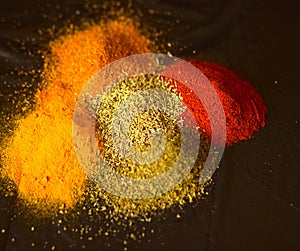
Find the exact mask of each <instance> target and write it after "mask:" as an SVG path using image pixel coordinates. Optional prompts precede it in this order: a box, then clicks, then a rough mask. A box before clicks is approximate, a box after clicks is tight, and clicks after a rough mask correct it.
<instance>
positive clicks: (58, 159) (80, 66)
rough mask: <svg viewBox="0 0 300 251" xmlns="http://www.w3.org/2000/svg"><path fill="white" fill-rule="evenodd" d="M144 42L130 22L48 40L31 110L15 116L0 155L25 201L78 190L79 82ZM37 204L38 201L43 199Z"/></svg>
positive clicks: (73, 196) (70, 198)
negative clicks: (39, 88)
mask: <svg viewBox="0 0 300 251" xmlns="http://www.w3.org/2000/svg"><path fill="white" fill-rule="evenodd" d="M150 44H151V43H150V41H149V40H147V39H146V38H145V37H143V36H142V35H141V34H140V32H139V31H138V30H137V29H136V28H135V27H134V25H133V23H132V22H131V21H124V20H123V21H122V22H119V21H111V22H109V23H106V24H98V25H92V26H89V27H88V28H86V29H85V30H82V31H75V32H74V31H73V32H68V34H67V35H64V36H62V37H61V38H59V39H57V40H55V41H53V42H51V43H50V53H49V54H48V55H45V65H44V71H43V73H42V79H43V85H44V86H45V87H44V89H43V90H42V91H40V92H38V93H37V94H36V103H37V105H36V110H35V111H34V112H32V113H31V114H29V115H28V116H27V117H26V118H24V119H21V120H20V121H19V124H18V128H17V129H16V131H15V133H14V136H13V137H11V139H10V141H9V143H8V144H7V146H6V148H5V149H4V150H3V151H2V153H1V155H2V156H5V157H4V165H3V168H2V170H1V175H2V176H6V177H8V178H10V179H11V180H13V181H14V182H15V184H16V185H17V187H18V192H19V196H20V197H21V198H23V199H25V200H27V201H28V202H30V203H37V202H44V203H46V205H55V204H58V203H59V204H65V205H66V206H67V207H68V206H72V205H73V204H74V203H75V202H76V201H77V199H78V198H79V196H80V195H81V194H82V193H83V191H84V181H85V180H86V176H85V173H84V172H83V170H82V168H81V167H80V165H79V163H78V161H77V158H76V156H75V151H74V148H73V141H72V116H73V109H74V106H75V102H76V97H77V96H78V95H79V93H80V91H81V89H82V88H83V86H84V85H85V84H86V83H87V81H88V80H89V79H90V78H91V77H92V76H93V75H94V74H95V73H96V72H97V71H98V70H99V69H100V68H102V67H104V66H105V65H106V64H108V63H110V62H112V61H114V60H117V59H120V58H122V57H125V56H129V55H133V54H136V53H146V52H149V46H150ZM44 203H43V204H44Z"/></svg>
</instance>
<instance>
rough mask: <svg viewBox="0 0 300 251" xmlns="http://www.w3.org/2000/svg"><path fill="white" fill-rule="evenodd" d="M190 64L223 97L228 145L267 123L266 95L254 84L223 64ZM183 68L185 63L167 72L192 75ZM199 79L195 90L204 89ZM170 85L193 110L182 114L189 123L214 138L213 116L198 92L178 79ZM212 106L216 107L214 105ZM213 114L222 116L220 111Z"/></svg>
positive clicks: (176, 65) (245, 138)
mask: <svg viewBox="0 0 300 251" xmlns="http://www.w3.org/2000/svg"><path fill="white" fill-rule="evenodd" d="M190 63H191V64H193V65H194V66H195V67H197V68H198V69H199V70H200V71H201V72H202V73H203V74H204V75H205V76H206V77H207V79H208V80H209V81H210V83H211V84H212V85H213V87H214V89H215V91H216V93H217V94H218V96H219V99H220V101H221V103H222V105H223V109H224V113H225V116H226V131H227V135H226V136H227V138H226V144H227V145H232V144H233V143H236V142H238V141H240V140H247V139H250V138H251V137H252V135H253V134H254V133H255V132H256V131H258V130H259V129H260V128H261V127H263V126H264V125H265V122H266V112H267V108H266V106H265V104H264V102H263V99H262V97H261V96H260V95H259V93H257V91H256V90H255V89H254V88H253V86H252V85H251V84H250V83H248V82H247V81H245V80H243V79H241V78H240V77H239V76H238V75H236V74H235V73H234V72H233V71H231V70H229V69H227V68H225V67H223V66H221V65H218V64H215V63H210V62H200V61H191V62H190ZM182 68H183V66H182V65H181V64H180V63H177V64H174V65H172V66H171V67H168V68H167V69H166V70H165V72H164V74H167V73H168V71H179V72H180V74H182V75H186V74H188V73H187V72H186V71H184V69H182ZM186 79H189V76H188V75H186ZM196 82H197V86H193V89H194V88H195V89H197V90H198V91H200V92H201V91H203V90H202V89H201V88H202V85H201V82H199V81H196ZM170 87H171V88H173V89H176V90H177V92H178V94H179V95H180V96H182V98H183V102H184V103H185V104H186V106H187V107H189V109H190V111H191V113H186V112H183V113H182V115H181V117H182V119H183V120H184V121H185V124H186V125H189V126H190V127H194V128H198V129H199V131H200V132H201V133H202V134H203V135H204V136H205V137H206V138H208V139H209V140H210V139H211V126H210V120H209V116H208V113H207V111H206V109H205V107H204V106H203V104H202V102H201V101H200V100H199V98H198V97H197V96H196V94H195V93H194V92H193V91H192V90H191V89H189V88H188V87H187V85H185V84H183V83H179V82H176V81H175V82H173V83H171V84H170ZM208 98H209V97H208ZM209 105H211V106H212V108H213V104H209ZM191 116H194V118H195V119H196V122H197V123H196V124H195V123H192V122H191V121H193V119H191ZM213 116H218V114H214V115H213ZM220 126H222V125H220ZM214 143H218V142H214Z"/></svg>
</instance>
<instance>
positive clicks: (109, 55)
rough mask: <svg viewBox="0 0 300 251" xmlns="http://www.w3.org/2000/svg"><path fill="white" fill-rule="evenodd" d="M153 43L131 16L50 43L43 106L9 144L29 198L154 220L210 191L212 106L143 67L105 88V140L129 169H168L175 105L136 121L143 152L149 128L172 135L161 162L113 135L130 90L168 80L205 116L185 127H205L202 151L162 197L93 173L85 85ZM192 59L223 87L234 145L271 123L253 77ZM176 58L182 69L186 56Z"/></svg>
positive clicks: (9, 157) (39, 96) (7, 162)
mask: <svg viewBox="0 0 300 251" xmlns="http://www.w3.org/2000/svg"><path fill="white" fill-rule="evenodd" d="M154 44H155V43H154V41H151V40H150V39H148V38H147V37H145V36H144V35H142V34H141V32H140V31H139V29H138V28H137V27H136V25H135V24H134V22H133V21H132V20H130V19H126V18H122V19H121V20H120V21H108V22H102V23H100V24H93V25H89V26H87V27H86V28H85V29H83V30H73V29H72V30H69V31H67V32H66V33H65V34H64V35H62V36H61V37H59V38H57V39H55V40H53V41H52V42H51V43H50V44H49V53H47V54H45V55H44V67H43V72H42V73H41V74H40V77H41V79H42V86H43V88H42V90H39V91H38V92H37V93H36V96H35V98H36V107H35V110H34V111H32V112H31V113H29V114H28V115H27V116H26V117H25V118H22V119H20V120H19V121H18V126H17V128H16V129H15V131H14V134H13V135H12V136H11V137H9V139H8V140H7V141H5V145H4V146H2V147H1V148H0V149H1V155H2V159H3V166H2V168H1V171H0V172H1V176H2V177H5V178H9V179H10V180H11V181H13V182H14V184H15V185H16V187H17V190H18V196H19V197H20V198H21V199H22V200H23V201H24V202H25V203H28V204H29V205H35V206H37V208H38V209H39V210H40V211H41V212H42V211H43V212H44V213H45V212H48V213H49V214H50V213H51V212H53V211H58V212H60V213H61V214H64V213H67V212H69V211H68V209H72V208H75V207H78V206H81V207H82V208H86V205H89V206H90V207H91V210H92V211H95V212H98V211H99V212H100V211H101V212H105V215H106V216H105V217H106V218H107V219H110V218H111V219H112V222H113V221H114V222H120V218H122V219H123V220H125V221H127V220H128V219H129V218H131V219H132V218H135V217H137V218H140V219H142V220H143V221H147V222H149V221H151V216H149V215H153V214H155V212H157V214H158V213H159V212H161V211H162V210H164V209H166V208H170V207H172V206H173V205H177V206H179V207H180V206H182V205H184V204H185V203H187V202H193V201H195V200H197V199H199V198H201V196H202V195H203V194H205V193H206V192H205V188H204V187H203V186H199V183H198V178H199V175H200V172H201V169H202V167H203V163H204V162H205V159H206V157H207V153H208V149H209V147H210V144H211V143H210V142H209V140H210V134H211V132H210V125H209V119H208V117H207V114H206V111H205V108H204V107H203V106H202V104H201V102H200V101H199V100H198V98H197V97H195V95H193V93H191V92H190V90H189V89H187V88H186V87H185V86H184V85H183V84H181V83H177V82H176V81H172V80H167V79H166V78H163V77H161V76H150V75H147V76H146V75H143V76H135V77H132V78H130V79H128V80H125V81H124V82H123V83H122V84H121V85H119V86H117V87H115V88H112V89H111V90H109V91H108V92H107V93H105V94H104V98H103V100H104V103H103V105H102V106H100V108H99V110H98V112H97V123H96V128H95V131H96V134H97V140H98V145H99V149H100V150H101V151H102V154H103V156H105V159H106V160H107V161H108V162H109V163H110V165H111V166H112V167H114V168H115V170H116V171H117V172H119V173H120V174H122V175H127V176H130V177H132V178H136V179H147V178H149V177H153V176H156V175H158V174H161V173H163V172H165V171H166V170H168V168H169V167H170V166H171V164H172V161H174V159H175V158H176V154H177V153H178V149H179V147H180V143H179V142H180V135H179V133H178V127H177V125H176V123H175V121H174V119H172V118H170V117H168V116H167V115H166V114H163V113H161V112H158V111H155V110H150V111H147V112H145V113H142V114H140V116H138V117H137V118H136V119H135V120H134V121H132V124H131V127H130V132H131V133H130V139H131V141H132V142H133V143H134V145H135V147H136V148H137V149H139V151H145V150H147V149H148V148H149V147H150V143H149V137H150V134H151V132H152V131H153V130H157V131H163V132H164V133H165V134H166V137H167V138H168V139H169V141H168V145H167V148H166V151H165V153H164V157H163V158H162V159H161V160H158V161H156V162H155V163H154V164H153V163H152V164H149V165H141V166H137V165H135V164H133V163H130V161H127V160H126V159H123V158H122V157H121V156H119V155H118V153H117V152H116V150H115V149H114V148H113V147H112V144H113V142H112V140H111V138H110V136H109V135H110V129H109V123H110V122H111V118H112V116H113V113H114V112H115V110H116V109H117V107H118V105H120V103H121V102H122V101H123V100H124V98H125V97H128V96H130V94H132V93H134V92H136V91H138V90H144V89H149V88H156V89H161V90H163V91H167V92H170V93H175V94H177V95H178V97H179V98H180V99H182V100H183V102H184V104H185V105H186V106H187V107H188V108H190V109H191V110H192V114H193V116H194V117H195V119H196V121H197V122H198V125H197V126H196V127H195V125H191V124H189V121H190V119H189V117H188V116H187V115H186V114H185V113H183V114H182V117H183V120H184V122H185V124H186V130H189V131H190V132H191V133H193V131H195V128H196V129H199V131H201V132H202V134H203V136H204V137H202V136H201V147H200V152H199V156H198V159H197V161H196V164H195V166H194V168H193V169H192V171H191V173H190V174H189V175H188V176H187V177H186V178H185V179H184V180H183V181H182V182H181V183H180V184H178V185H177V186H176V187H175V188H174V189H172V190H171V191H169V192H166V193H165V194H163V195H161V196H158V197H155V198H150V199H144V200H134V199H125V198H121V197H118V196H115V195H112V194H109V193H108V192H106V191H104V190H103V189H102V188H101V187H99V186H98V185H96V184H95V183H93V182H92V181H91V180H89V179H88V178H87V175H86V173H85V172H84V171H83V169H82V167H81V166H80V164H79V162H78V160H77V157H76V154H75V151H74V145H73V139H72V123H73V112H74V107H75V104H76V100H77V97H78V95H79V94H80V92H81V90H82V88H83V87H84V86H85V85H86V83H87V82H88V80H89V79H90V78H91V77H92V76H93V75H94V74H95V73H96V72H97V71H98V70H99V69H101V68H103V67H104V66H106V65H107V64H109V63H111V62H113V61H115V60H118V59H120V58H123V57H126V56H129V55H134V54H138V53H148V52H153V51H152V48H153V45H154ZM191 63H192V64H194V65H195V66H196V67H198V68H199V69H200V70H201V71H202V72H203V73H204V74H205V75H206V76H207V78H208V79H209V80H210V81H211V83H212V84H213V86H214V87H215V88H216V91H217V93H218V94H219V96H220V99H221V102H222V104H223V106H224V111H225V115H226V119H227V125H226V128H227V136H228V137H227V142H226V143H227V144H228V145H230V144H233V143H235V142H237V141H239V140H245V139H249V138H250V137H251V136H252V135H253V133H254V132H255V131H257V130H258V129H259V128H260V127H261V126H264V124H265V116H266V107H265V105H264V104H263V101H262V99H261V97H260V96H259V94H258V93H257V92H255V90H254V89H253V88H252V86H251V85H250V84H249V83H247V82H245V81H243V80H241V79H240V78H239V77H238V76H236V75H235V74H234V73H233V72H231V71H230V70H228V69H226V68H224V67H222V66H218V65H216V64H212V63H204V62H198V61H192V62H191ZM176 67H179V68H180V65H179V66H176V65H175V68H176ZM169 69H171V68H169ZM173 70H174V69H173ZM186 74H188V73H186ZM132 83H134V84H132ZM99 84H101V83H99ZM199 84H200V86H201V83H199ZM104 146H111V147H104ZM116 185H117V184H116ZM62 208H63V209H64V210H62ZM89 213H90V211H89ZM118 224H119V223H118ZM125 224H127V226H131V225H132V224H133V221H132V220H128V222H127V223H125ZM99 231H100V230H99ZM151 231H152V230H151ZM153 231H154V230H153ZM105 235H108V232H105ZM128 238H129V239H133V240H136V234H135V233H134V232H132V233H129V234H128ZM125 242H126V241H125Z"/></svg>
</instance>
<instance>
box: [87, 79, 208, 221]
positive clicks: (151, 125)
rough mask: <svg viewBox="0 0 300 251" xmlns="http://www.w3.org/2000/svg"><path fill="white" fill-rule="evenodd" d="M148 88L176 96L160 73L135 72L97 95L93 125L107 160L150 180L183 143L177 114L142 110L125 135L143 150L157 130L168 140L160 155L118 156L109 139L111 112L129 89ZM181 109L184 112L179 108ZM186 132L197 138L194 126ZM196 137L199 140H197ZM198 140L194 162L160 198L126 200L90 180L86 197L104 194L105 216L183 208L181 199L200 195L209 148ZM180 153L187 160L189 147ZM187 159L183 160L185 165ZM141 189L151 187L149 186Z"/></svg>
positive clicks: (119, 169) (169, 162)
mask: <svg viewBox="0 0 300 251" xmlns="http://www.w3.org/2000/svg"><path fill="white" fill-rule="evenodd" d="M153 89H154V90H161V91H163V92H169V93H174V94H175V90H172V89H170V88H169V83H168V82H167V81H166V80H165V79H164V78H163V77H161V76H156V75H154V76H152V75H147V76H145V75H138V76H134V77H131V78H128V79H126V80H124V81H123V82H122V83H120V84H118V85H117V86H116V87H114V88H112V89H110V90H109V92H107V93H105V94H104V95H103V96H102V97H101V105H100V107H99V109H98V112H97V124H98V125H97V127H96V128H97V138H98V142H99V148H100V149H101V154H102V156H103V157H104V159H105V160H106V161H107V163H109V165H110V166H111V167H112V168H114V169H115V170H116V171H117V172H118V173H120V174H121V175H123V176H127V177H131V178H134V179H149V178H152V177H156V176H158V175H160V174H162V173H164V172H166V171H167V170H169V169H170V168H172V166H173V164H174V162H175V161H176V160H177V158H178V155H179V151H180V148H181V147H182V144H184V143H183V142H182V138H181V136H180V132H179V130H178V121H177V120H176V118H171V117H169V116H168V115H167V114H165V113H162V112H161V111H158V110H151V109H150V110H147V111H145V112H142V113H141V114H139V115H138V116H137V117H136V118H135V119H134V120H133V121H131V123H130V127H129V135H128V137H129V139H130V141H131V142H132V144H133V146H134V147H135V149H136V151H139V152H143V151H146V150H147V149H148V148H149V147H151V143H150V141H149V139H150V136H151V134H153V133H155V132H157V131H162V133H163V134H164V135H165V136H166V138H167V140H168V141H167V144H166V148H165V150H164V152H163V154H162V156H160V158H158V159H156V160H155V161H153V162H151V163H146V164H140V163H138V164H137V163H135V162H133V161H131V160H130V159H126V158H125V157H124V156H122V155H120V154H119V153H118V151H117V150H116V149H115V148H114V142H113V140H112V136H111V124H112V121H113V116H114V114H115V112H116V110H118V108H119V106H120V105H121V104H122V103H123V102H124V101H126V99H127V98H128V97H130V96H131V95H133V94H134V93H136V92H138V91H143V90H153ZM178 100H179V97H178ZM153 102H154V100H153ZM162 105H163V104H162ZM165 105H166V106H167V107H168V109H173V110H175V109H178V108H176V107H172V106H171V105H170V104H167V103H166V104H165ZM182 110H184V108H183V109H182ZM121 119H122V120H126V119H127V118H126V114H124V117H122V118H121ZM185 130H186V132H185V133H189V134H190V136H191V137H195V138H196V137H197V136H196V134H195V132H196V130H194V129H190V128H188V127H185ZM189 139H191V138H189ZM196 139H197V140H199V138H196ZM192 142H193V141H192V140H191V141H189V142H186V143H187V144H190V145H189V148H188V149H193V148H194V147H195V146H194V145H192ZM200 142H201V144H200V147H199V153H198V158H197V159H195V160H193V161H194V163H195V165H194V167H193V169H192V171H191V173H190V174H189V175H187V176H186V177H185V178H184V179H183V181H182V182H180V183H179V184H177V185H176V183H175V185H176V186H175V187H174V188H173V189H171V190H170V191H167V192H165V193H164V194H162V195H160V196H156V197H152V198H145V199H142V200H140V199H127V198H122V197H118V196H115V195H112V194H110V193H107V192H105V191H104V190H103V189H102V188H101V187H99V186H97V185H96V184H93V183H90V184H89V186H88V190H89V193H87V194H86V196H87V197H88V200H91V201H96V200H95V198H104V199H105V200H106V204H107V205H108V206H110V207H111V208H112V209H113V210H112V212H111V213H110V214H117V215H125V216H131V217H135V216H142V217H144V216H145V215H151V214H152V213H154V212H156V211H157V210H162V209H166V208H169V207H171V206H173V205H177V206H182V205H184V204H185V203H186V202H193V201H194V200H196V199H197V198H200V197H201V195H202V194H203V193H204V187H203V186H200V185H199V176H200V173H201V169H202V168H203V164H204V163H205V160H206V157H207V154H208V150H209V147H210V144H209V142H208V141H207V140H205V139H204V138H202V139H201V140H200ZM184 156H185V157H183V158H192V157H191V154H190V153H189V152H188V151H187V152H185V153H184ZM187 162H188V161H186V162H184V163H187ZM95 175H99V174H98V172H96V174H95ZM168 182H170V183H171V182H174V181H173V180H172V178H171V179H170V180H168ZM163 185H166V184H163ZM111 186H114V187H116V186H119V184H111ZM145 189H146V190H147V189H154V188H153V187H152V188H151V187H150V186H149V187H147V188H145ZM93 206H94V207H96V208H97V207H100V208H101V207H102V205H101V204H98V203H95V204H94V205H93ZM150 220H151V219H150Z"/></svg>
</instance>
